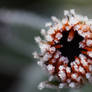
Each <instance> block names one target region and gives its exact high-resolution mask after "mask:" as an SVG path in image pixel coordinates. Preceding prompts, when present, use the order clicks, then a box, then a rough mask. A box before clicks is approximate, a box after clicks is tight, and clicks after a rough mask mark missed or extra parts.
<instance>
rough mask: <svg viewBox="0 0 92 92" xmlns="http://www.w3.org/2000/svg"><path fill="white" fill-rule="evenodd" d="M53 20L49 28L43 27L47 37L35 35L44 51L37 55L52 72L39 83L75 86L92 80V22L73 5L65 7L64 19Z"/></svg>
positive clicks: (39, 62) (43, 65)
mask: <svg viewBox="0 0 92 92" xmlns="http://www.w3.org/2000/svg"><path fill="white" fill-rule="evenodd" d="M52 20H53V22H54V23H53V24H52V23H46V27H49V28H48V30H47V31H46V30H45V29H42V30H41V34H42V35H43V36H44V40H42V39H41V38H40V37H36V38H35V41H36V42H37V43H38V45H39V47H40V49H41V53H40V54H38V53H37V52H35V53H33V54H34V57H35V58H37V59H39V61H38V64H39V65H40V66H41V67H43V68H45V69H47V71H48V72H49V74H50V78H49V80H48V81H45V82H43V83H41V84H40V87H42V88H44V87H49V88H53V87H56V88H63V87H71V88H75V87H80V86H82V85H83V84H85V83H86V82H92V22H91V21H90V20H89V19H88V18H87V17H86V16H81V15H78V14H76V13H75V11H74V10H73V9H71V10H70V11H67V10H65V11H64V18H63V19H62V20H59V19H57V18H56V17H54V16H53V17H52ZM53 81H55V82H56V83H55V84H54V82H53ZM42 84H44V85H43V86H44V87H43V86H42Z"/></svg>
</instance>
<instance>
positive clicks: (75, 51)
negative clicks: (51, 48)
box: [59, 31, 83, 66]
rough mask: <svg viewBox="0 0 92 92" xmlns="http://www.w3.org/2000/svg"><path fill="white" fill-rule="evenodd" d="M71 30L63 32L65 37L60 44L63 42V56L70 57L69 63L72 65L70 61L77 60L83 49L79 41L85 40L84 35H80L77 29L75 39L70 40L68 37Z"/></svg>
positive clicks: (61, 49)
mask: <svg viewBox="0 0 92 92" xmlns="http://www.w3.org/2000/svg"><path fill="white" fill-rule="evenodd" d="M69 32H70V31H68V32H66V31H64V32H63V38H62V39H61V40H60V44H62V45H63V47H62V48H60V49H59V51H61V53H62V55H63V56H65V57H68V59H69V63H68V65H69V66H70V63H71V62H72V61H74V60H75V56H78V55H79V54H80V53H81V51H82V50H83V49H82V48H79V42H81V41H82V40H83V37H82V36H80V35H79V34H78V32H77V31H75V33H74V34H75V35H74V38H73V40H72V41H70V42H68V41H67V38H68V35H69Z"/></svg>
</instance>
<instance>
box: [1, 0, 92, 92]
mask: <svg viewBox="0 0 92 92" xmlns="http://www.w3.org/2000/svg"><path fill="white" fill-rule="evenodd" d="M67 9H68V10H69V9H75V10H76V12H77V13H80V14H82V15H84V16H88V17H89V18H92V0H0V92H41V91H39V90H38V89H37V86H38V84H39V83H40V82H41V81H44V80H46V79H48V73H46V72H44V71H43V70H41V68H40V67H39V66H38V65H37V62H36V60H35V59H33V56H32V52H33V51H39V48H38V46H37V44H36V43H35V41H34V37H35V36H38V35H40V29H41V28H44V24H45V23H46V22H49V21H51V19H50V17H51V16H56V17H58V18H62V17H63V11H64V10H67ZM91 90H92V85H91V84H86V85H85V86H84V87H83V88H80V89H62V90H59V91H60V92H91ZM42 92H58V90H55V89H44V90H42Z"/></svg>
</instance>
